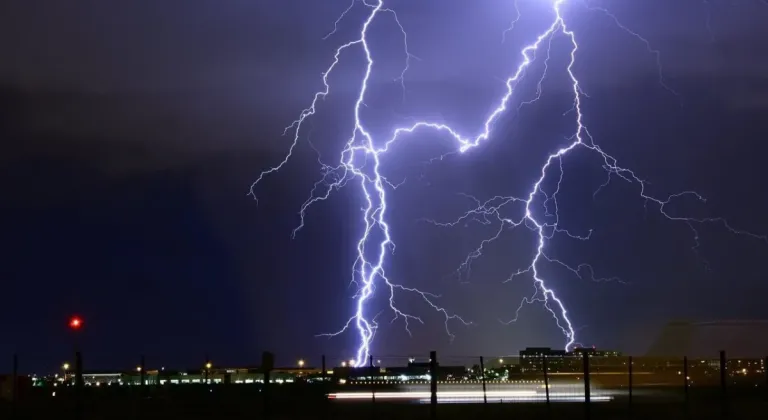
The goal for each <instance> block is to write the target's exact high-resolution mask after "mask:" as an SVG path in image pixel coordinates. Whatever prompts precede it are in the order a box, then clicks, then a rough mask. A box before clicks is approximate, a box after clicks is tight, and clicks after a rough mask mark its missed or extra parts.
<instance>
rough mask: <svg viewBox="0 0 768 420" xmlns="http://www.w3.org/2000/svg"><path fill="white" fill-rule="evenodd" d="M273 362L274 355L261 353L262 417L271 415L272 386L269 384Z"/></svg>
mask: <svg viewBox="0 0 768 420" xmlns="http://www.w3.org/2000/svg"><path fill="white" fill-rule="evenodd" d="M274 364H275V356H274V355H273V354H272V353H270V352H268V351H265V352H264V353H262V354H261V371H262V374H263V375H264V388H263V392H262V394H264V418H265V419H267V420H268V419H269V418H270V415H271V411H270V408H271V407H270V403H271V401H270V399H271V398H270V388H271V387H272V386H271V384H270V373H271V372H272V369H273V368H274Z"/></svg>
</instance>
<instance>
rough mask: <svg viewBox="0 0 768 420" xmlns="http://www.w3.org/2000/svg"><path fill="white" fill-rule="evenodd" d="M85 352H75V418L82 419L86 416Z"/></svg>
mask: <svg viewBox="0 0 768 420" xmlns="http://www.w3.org/2000/svg"><path fill="white" fill-rule="evenodd" d="M84 385H85V382H84V381H83V354H82V353H80V351H79V350H78V351H76V352H75V418H77V419H82V418H83V416H84V411H83V410H84V406H83V386H84Z"/></svg>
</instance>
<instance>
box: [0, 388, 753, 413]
mask: <svg viewBox="0 0 768 420" xmlns="http://www.w3.org/2000/svg"><path fill="white" fill-rule="evenodd" d="M54 389H55V390H56V391H57V394H56V396H55V397H54V396H52V392H53V390H54ZM24 391H25V392H24V393H23V394H22V395H21V398H20V400H19V402H18V403H17V405H16V407H15V413H16V418H18V419H52V418H77V419H83V420H91V419H104V420H112V419H148V418H149V419H155V418H157V419H174V420H175V419H201V420H202V419H206V420H209V419H210V420H214V419H216V420H218V419H267V418H269V419H274V420H288V419H313V420H318V419H395V420H408V419H425V420H426V419H430V409H431V407H430V406H429V404H418V403H410V402H391V401H387V402H383V401H376V402H375V403H372V402H370V401H355V402H348V401H328V400H326V399H325V398H324V397H323V395H324V394H323V392H322V389H320V388H319V387H312V386H290V387H282V388H276V389H273V390H271V393H270V398H269V402H270V403H269V406H268V407H265V398H264V393H263V392H262V390H261V389H260V387H259V386H250V385H236V386H223V385H218V386H212V387H207V386H197V385H188V386H179V387H175V388H166V389H156V388H155V389H153V388H151V387H146V388H144V389H142V388H141V387H120V388H117V387H114V388H100V389H96V388H90V389H88V388H87V389H85V391H84V393H83V395H82V398H81V399H80V401H81V403H80V404H78V399H77V398H75V395H74V394H73V393H72V391H73V389H72V388H70V389H65V388H37V389H25V390H24ZM638 391H642V392H638V393H637V395H636V396H635V397H634V398H633V402H632V404H631V405H630V403H629V399H628V398H627V397H626V395H617V396H616V397H615V399H614V400H613V401H610V402H593V403H592V404H590V406H589V413H587V410H586V408H587V407H586V406H585V404H584V403H570V402H569V403H564V402H560V403H552V404H551V405H550V406H549V407H547V405H546V404H545V403H526V402H510V403H499V402H491V401H489V403H488V404H482V403H474V404H472V403H470V404H467V403H463V404H438V406H437V418H438V419H444V420H446V419H462V420H466V419H469V420H475V419H476V418H478V419H480V418H482V419H510V418H552V419H569V420H573V419H586V418H587V415H588V414H589V418H591V419H629V418H635V419H654V418H674V419H677V418H681V419H682V418H686V419H723V418H728V419H757V418H768V393H766V389H765V388H756V389H729V390H728V391H729V392H728V398H727V404H725V405H724V404H723V403H722V401H723V400H722V395H721V394H720V392H719V391H720V390H719V389H717V388H712V389H705V388H701V389H697V390H695V391H693V392H691V393H689V395H688V402H687V403H686V398H685V395H684V394H683V393H679V392H675V391H674V390H669V389H645V390H638ZM670 391H672V392H670ZM78 406H79V408H78ZM13 413H14V407H13V405H12V404H11V403H9V402H3V403H2V405H0V419H3V420H4V419H10V418H13Z"/></svg>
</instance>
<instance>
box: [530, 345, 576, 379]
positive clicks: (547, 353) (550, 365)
mask: <svg viewBox="0 0 768 420" xmlns="http://www.w3.org/2000/svg"><path fill="white" fill-rule="evenodd" d="M545 357H546V359H547V369H548V370H549V371H553V372H558V371H563V370H566V366H567V365H570V360H568V359H569V354H568V353H567V352H566V351H565V350H553V349H551V348H549V347H526V349H525V350H520V373H532V372H543V371H544V360H543V359H544V358H545Z"/></svg>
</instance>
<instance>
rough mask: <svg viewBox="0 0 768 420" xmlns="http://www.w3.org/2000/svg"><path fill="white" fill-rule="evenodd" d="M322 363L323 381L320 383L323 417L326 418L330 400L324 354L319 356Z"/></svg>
mask: <svg viewBox="0 0 768 420" xmlns="http://www.w3.org/2000/svg"><path fill="white" fill-rule="evenodd" d="M321 363H322V366H321V368H322V375H323V383H322V385H321V387H322V388H321V392H322V393H323V418H326V419H327V418H328V404H329V403H330V401H329V400H328V394H329V390H330V387H329V386H328V368H327V367H326V364H325V355H323V356H322V358H321Z"/></svg>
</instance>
